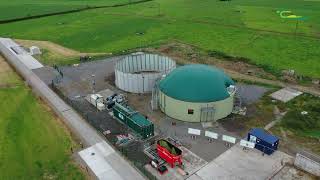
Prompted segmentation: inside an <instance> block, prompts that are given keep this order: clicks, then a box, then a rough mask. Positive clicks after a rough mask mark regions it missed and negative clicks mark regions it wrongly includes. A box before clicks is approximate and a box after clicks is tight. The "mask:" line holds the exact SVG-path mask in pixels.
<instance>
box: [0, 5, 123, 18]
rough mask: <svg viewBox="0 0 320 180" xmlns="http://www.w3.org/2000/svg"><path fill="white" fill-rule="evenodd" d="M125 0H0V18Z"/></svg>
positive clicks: (32, 14)
mask: <svg viewBox="0 0 320 180" xmlns="http://www.w3.org/2000/svg"><path fill="white" fill-rule="evenodd" d="M127 2H128V0H84V1H82V0H71V1H68V0H24V1H23V2H21V0H12V1H7V0H0V20H7V19H14V18H22V17H28V16H34V15H40V14H46V13H53V12H62V11H68V10H75V9H80V8H85V7H87V6H108V5H115V4H123V3H127Z"/></svg>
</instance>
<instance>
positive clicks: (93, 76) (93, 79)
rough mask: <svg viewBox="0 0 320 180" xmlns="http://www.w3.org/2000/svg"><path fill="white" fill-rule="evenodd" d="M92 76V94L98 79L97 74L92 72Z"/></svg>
mask: <svg viewBox="0 0 320 180" xmlns="http://www.w3.org/2000/svg"><path fill="white" fill-rule="evenodd" d="M91 77H92V83H91V88H92V94H94V93H95V88H94V87H95V85H96V80H95V75H94V74H91Z"/></svg>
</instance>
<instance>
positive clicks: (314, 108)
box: [280, 94, 320, 138]
mask: <svg viewBox="0 0 320 180" xmlns="http://www.w3.org/2000/svg"><path fill="white" fill-rule="evenodd" d="M280 106H283V107H282V108H284V109H286V111H287V114H286V115H285V116H284V117H283V119H282V120H281V123H280V125H281V126H282V127H283V128H286V129H289V130H291V131H293V132H294V133H295V134H297V135H301V136H306V137H313V138H320V112H319V106H320V98H318V97H315V96H312V95H308V94H303V95H301V96H299V97H297V98H295V99H293V100H292V101H289V103H287V104H285V105H284V104H282V105H280ZM302 111H306V112H308V114H307V115H301V112H302Z"/></svg>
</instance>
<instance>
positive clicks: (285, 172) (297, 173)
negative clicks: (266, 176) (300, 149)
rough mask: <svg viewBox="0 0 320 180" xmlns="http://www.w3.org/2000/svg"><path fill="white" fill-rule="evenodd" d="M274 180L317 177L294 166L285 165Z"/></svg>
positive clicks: (313, 178)
mask: <svg viewBox="0 0 320 180" xmlns="http://www.w3.org/2000/svg"><path fill="white" fill-rule="evenodd" d="M272 180H316V177H314V176H312V175H310V174H308V173H306V172H303V171H301V170H299V169H296V168H295V167H293V166H284V167H283V168H282V169H281V171H279V172H278V173H277V174H276V175H275V176H274V177H272Z"/></svg>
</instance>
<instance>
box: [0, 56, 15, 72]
mask: <svg viewBox="0 0 320 180" xmlns="http://www.w3.org/2000/svg"><path fill="white" fill-rule="evenodd" d="M12 71H13V70H12V69H11V67H10V65H9V64H8V63H7V62H6V61H5V60H4V58H3V57H2V56H0V73H7V72H12Z"/></svg>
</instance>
